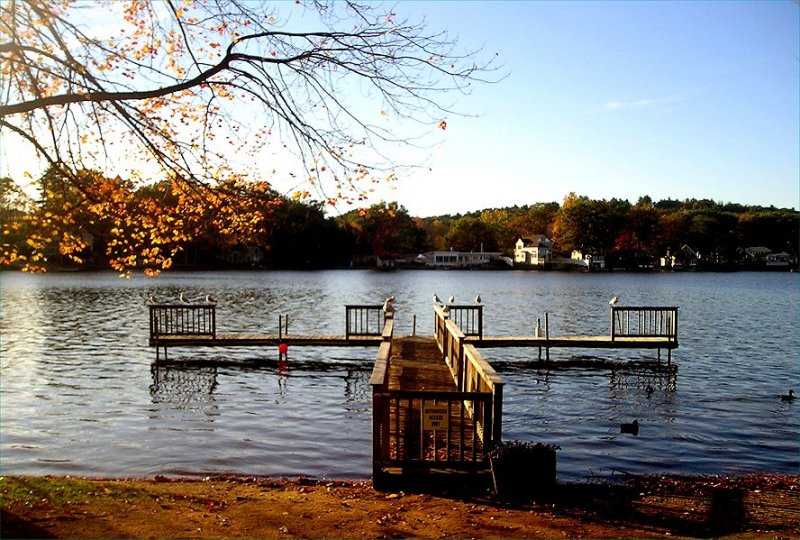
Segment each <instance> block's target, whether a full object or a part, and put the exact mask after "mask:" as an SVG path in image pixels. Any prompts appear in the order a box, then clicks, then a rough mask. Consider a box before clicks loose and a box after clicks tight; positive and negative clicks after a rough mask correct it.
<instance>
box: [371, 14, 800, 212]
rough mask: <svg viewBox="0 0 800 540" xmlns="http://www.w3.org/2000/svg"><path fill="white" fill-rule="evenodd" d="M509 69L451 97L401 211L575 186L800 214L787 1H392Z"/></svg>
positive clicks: (599, 194)
mask: <svg viewBox="0 0 800 540" xmlns="http://www.w3.org/2000/svg"><path fill="white" fill-rule="evenodd" d="M394 11H396V12H397V14H398V16H399V17H403V16H408V17H409V18H412V19H416V18H419V17H425V19H426V20H427V22H428V24H429V26H430V27H431V29H437V28H443V29H447V30H448V31H449V32H450V33H451V34H454V35H456V36H458V38H459V41H460V43H461V44H462V45H463V47H465V48H474V47H483V48H484V51H485V52H486V53H487V54H488V55H494V53H495V52H496V53H499V56H500V58H501V59H502V60H503V62H504V65H505V69H506V70H507V71H508V72H509V76H508V77H507V78H506V79H505V80H503V81H502V82H500V83H498V84H494V85H489V86H483V87H479V88H477V89H476V90H475V91H474V92H473V94H471V95H470V96H465V97H463V98H459V101H458V108H459V109H460V110H463V111H465V112H469V113H475V114H478V115H479V116H478V117H477V118H461V117H453V116H451V117H449V118H448V128H447V131H446V133H445V134H444V138H443V143H442V144H441V145H440V146H439V147H437V148H436V149H434V150H433V153H432V170H431V171H427V170H426V171H420V172H419V173H416V174H415V175H413V176H411V177H408V178H405V179H403V180H402V181H401V182H400V183H399V184H398V185H397V187H396V189H395V190H394V191H386V192H381V193H380V194H379V197H383V198H385V199H386V200H396V201H398V202H400V203H401V204H403V205H404V206H405V207H406V208H407V209H408V210H409V212H410V213H411V214H412V215H419V216H429V215H437V214H443V213H463V212H468V211H472V210H480V209H484V208H491V207H500V206H511V205H515V204H520V205H521V204H532V203H536V202H550V201H556V202H559V203H560V202H562V201H563V198H564V196H565V195H566V194H567V193H569V192H571V191H574V192H576V193H577V194H579V195H586V196H588V197H591V198H595V199H609V198H612V197H616V198H622V199H628V200H630V201H631V202H636V200H637V199H638V198H639V197H640V196H643V195H649V196H650V197H652V198H653V199H654V200H656V201H657V200H660V199H664V198H677V199H681V200H682V199H686V198H698V199H701V198H709V199H713V200H715V201H722V202H737V203H742V204H757V205H766V206H769V205H775V206H778V207H791V208H798V207H800V204H799V203H798V202H799V199H800V164H799V162H800V106H799V105H798V103H800V97H799V96H800V78H799V75H798V73H800V32H799V31H798V27H799V26H800V24H799V22H800V7H799V6H798V4H797V3H796V2H789V1H787V2H773V1H756V2H743V1H737V2H586V3H584V2H578V3H572V2H524V1H519V2H495V1H483V2H478V1H475V2H455V1H452V2H418V1H408V2H400V3H399V4H397V6H396V7H395V8H394Z"/></svg>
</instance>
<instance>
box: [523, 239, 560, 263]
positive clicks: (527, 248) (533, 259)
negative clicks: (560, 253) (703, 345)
mask: <svg viewBox="0 0 800 540" xmlns="http://www.w3.org/2000/svg"><path fill="white" fill-rule="evenodd" d="M552 261H553V242H552V241H551V240H550V239H549V238H547V237H546V236H545V235H543V234H534V235H528V236H524V237H522V238H520V239H518V240H517V243H516V244H515V245H514V262H515V263H518V264H529V265H531V266H544V265H546V264H549V263H550V262H552Z"/></svg>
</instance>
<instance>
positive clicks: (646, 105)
mask: <svg viewBox="0 0 800 540" xmlns="http://www.w3.org/2000/svg"><path fill="white" fill-rule="evenodd" d="M689 95H690V93H687V94H678V95H673V96H665V97H656V98H642V99H634V100H630V101H609V102H607V103H606V104H605V106H604V107H603V110H604V111H622V110H635V109H667V108H672V107H673V106H674V105H676V104H678V103H680V102H681V101H685V100H686V99H688V97H689Z"/></svg>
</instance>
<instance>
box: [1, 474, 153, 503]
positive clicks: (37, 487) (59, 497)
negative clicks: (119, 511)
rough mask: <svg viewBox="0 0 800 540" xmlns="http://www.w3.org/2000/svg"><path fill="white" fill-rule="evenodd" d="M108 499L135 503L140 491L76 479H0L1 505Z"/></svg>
mask: <svg viewBox="0 0 800 540" xmlns="http://www.w3.org/2000/svg"><path fill="white" fill-rule="evenodd" d="M100 497H107V498H111V499H115V500H128V501H130V500H135V499H138V498H140V497H142V494H141V492H140V491H138V490H136V489H133V488H130V487H123V486H119V487H117V486H113V485H104V484H101V483H98V482H91V481H88V480H80V479H77V478H60V477H52V476H22V477H17V476H4V477H0V505H2V506H8V505H11V504H15V503H17V504H20V503H21V504H34V503H42V502H46V503H48V504H52V505H63V504H71V503H82V502H88V501H90V500H96V499H97V498H100Z"/></svg>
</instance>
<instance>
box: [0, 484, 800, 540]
mask: <svg viewBox="0 0 800 540" xmlns="http://www.w3.org/2000/svg"><path fill="white" fill-rule="evenodd" d="M0 510H1V511H2V514H0V515H1V516H2V529H1V530H0V533H1V534H2V538H192V537H193V538H344V537H347V538H401V537H402V538H554V537H559V538H565V537H569V538H620V537H628V538H630V537H636V538H661V537H708V536H717V537H732V538H785V537H800V477H797V476H789V477H787V476H747V477H739V478H719V477H713V476H710V477H705V476H704V477H675V476H652V477H650V476H648V477H630V478H628V479H627V480H626V481H625V482H624V483H615V484H608V483H590V484H560V485H559V486H558V487H557V489H556V490H555V492H554V493H552V494H551V495H549V496H548V497H547V500H543V501H539V502H525V503H514V504H511V503H508V502H504V501H502V500H500V499H499V498H497V497H496V496H495V495H494V494H492V493H491V492H489V491H484V492H482V493H481V492H478V493H472V494H463V493H456V492H452V491H451V492H442V491H439V492H437V493H419V492H417V493H408V492H379V491H375V490H374V489H373V488H372V484H371V482H366V481H365V482H342V481H325V480H321V481H320V480H310V479H303V478H299V479H291V480H271V479H257V478H240V477H218V478H207V479H202V480H191V479H167V478H162V477H156V478H153V479H141V478H134V479H113V480H111V479H83V478H69V477H68V478H59V477H4V478H2V479H0Z"/></svg>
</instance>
